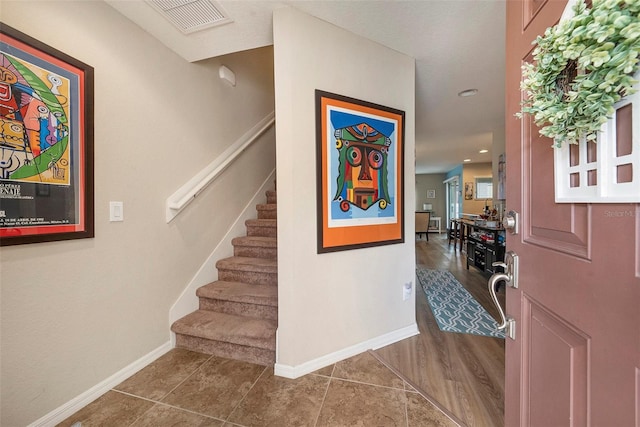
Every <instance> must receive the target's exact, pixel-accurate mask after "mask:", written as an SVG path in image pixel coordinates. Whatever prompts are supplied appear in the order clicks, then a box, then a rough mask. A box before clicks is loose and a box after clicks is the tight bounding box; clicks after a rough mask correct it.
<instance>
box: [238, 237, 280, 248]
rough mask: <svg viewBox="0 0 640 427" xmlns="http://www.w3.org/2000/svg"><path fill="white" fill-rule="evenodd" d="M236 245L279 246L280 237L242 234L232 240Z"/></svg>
mask: <svg viewBox="0 0 640 427" xmlns="http://www.w3.org/2000/svg"><path fill="white" fill-rule="evenodd" d="M231 244H233V245H234V246H251V247H260V248H277V247H278V239H277V238H275V237H266V236H242V237H236V238H234V239H233V240H232V241H231Z"/></svg>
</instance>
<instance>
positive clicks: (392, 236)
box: [316, 90, 404, 253]
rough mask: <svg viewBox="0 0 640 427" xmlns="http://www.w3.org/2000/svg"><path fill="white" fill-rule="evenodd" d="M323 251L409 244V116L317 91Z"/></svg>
mask: <svg viewBox="0 0 640 427" xmlns="http://www.w3.org/2000/svg"><path fill="white" fill-rule="evenodd" d="M316 132H317V155H318V178H317V180H318V184H317V187H318V252H319V253H322V252H332V251H338V250H346V249H355V248H360V247H368V246H377V245H384V244H392V243H402V242H404V221H403V219H404V206H403V187H404V185H403V183H404V175H403V172H404V165H403V160H404V112H403V111H400V110H395V109H392V108H388V107H384V106H381V105H376V104H372V103H369V102H365V101H360V100H357V99H353V98H348V97H345V96H341V95H336V94H331V93H328V92H323V91H320V90H317V91H316Z"/></svg>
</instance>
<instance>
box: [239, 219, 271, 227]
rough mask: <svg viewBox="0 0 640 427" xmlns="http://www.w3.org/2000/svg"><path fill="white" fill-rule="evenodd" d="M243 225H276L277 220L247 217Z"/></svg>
mask: <svg viewBox="0 0 640 427" xmlns="http://www.w3.org/2000/svg"><path fill="white" fill-rule="evenodd" d="M244 223H245V225H247V226H254V227H274V228H275V227H277V226H278V220H277V219H264V218H262V219H248V220H246V221H245V222H244Z"/></svg>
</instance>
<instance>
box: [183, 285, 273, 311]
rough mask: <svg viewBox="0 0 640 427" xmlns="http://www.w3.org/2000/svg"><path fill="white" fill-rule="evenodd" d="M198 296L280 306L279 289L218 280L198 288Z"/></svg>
mask: <svg viewBox="0 0 640 427" xmlns="http://www.w3.org/2000/svg"><path fill="white" fill-rule="evenodd" d="M196 295H197V296H198V297H200V298H209V299H217V300H224V301H233V302H241V303H248V304H259V305H268V306H271V307H277V306H278V288H277V287H276V286H271V285H251V284H248V283H241V282H228V281H224V280H218V281H217V282H213V283H209V284H208V285H205V286H202V287H200V288H198V290H197V291H196Z"/></svg>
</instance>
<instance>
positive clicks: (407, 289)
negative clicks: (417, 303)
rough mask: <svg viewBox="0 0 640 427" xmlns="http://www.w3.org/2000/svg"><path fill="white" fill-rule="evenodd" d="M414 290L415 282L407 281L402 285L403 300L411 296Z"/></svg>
mask: <svg viewBox="0 0 640 427" xmlns="http://www.w3.org/2000/svg"><path fill="white" fill-rule="evenodd" d="M412 292H413V283H412V282H407V283H405V284H404V286H403V287H402V301H406V300H408V299H409V298H411V293H412Z"/></svg>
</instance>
